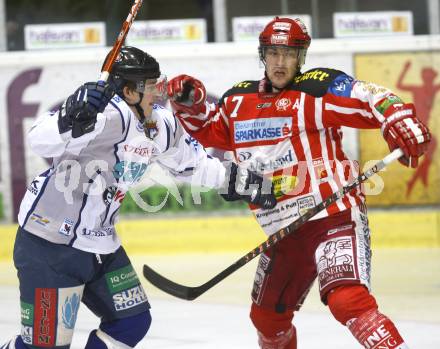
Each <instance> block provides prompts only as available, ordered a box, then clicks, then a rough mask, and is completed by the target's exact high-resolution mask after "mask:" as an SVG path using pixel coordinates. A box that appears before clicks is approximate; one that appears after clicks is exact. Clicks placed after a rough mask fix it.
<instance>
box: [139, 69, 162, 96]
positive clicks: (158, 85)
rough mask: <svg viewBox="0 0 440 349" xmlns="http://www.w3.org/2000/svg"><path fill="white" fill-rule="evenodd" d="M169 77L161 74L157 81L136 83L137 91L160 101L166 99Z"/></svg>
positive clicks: (148, 80) (150, 80)
mask: <svg viewBox="0 0 440 349" xmlns="http://www.w3.org/2000/svg"><path fill="white" fill-rule="evenodd" d="M167 83H168V80H167V76H166V75H164V74H161V75H160V76H159V77H158V78H157V79H147V80H143V81H138V82H137V83H136V91H137V92H139V93H144V94H148V95H153V96H154V97H155V98H156V99H158V100H165V99H166V90H167Z"/></svg>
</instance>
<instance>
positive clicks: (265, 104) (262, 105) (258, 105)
mask: <svg viewBox="0 0 440 349" xmlns="http://www.w3.org/2000/svg"><path fill="white" fill-rule="evenodd" d="M271 106H272V102H267V103H259V104H257V109H265V108H270V107H271Z"/></svg>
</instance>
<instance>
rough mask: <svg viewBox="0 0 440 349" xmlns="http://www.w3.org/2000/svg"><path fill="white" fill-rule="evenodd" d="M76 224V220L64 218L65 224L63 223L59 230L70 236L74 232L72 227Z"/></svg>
mask: <svg viewBox="0 0 440 349" xmlns="http://www.w3.org/2000/svg"><path fill="white" fill-rule="evenodd" d="M74 224H75V222H74V221H73V220H71V219H69V218H64V222H63V224H61V227H60V229H59V230H58V232H59V233H60V234H63V235H66V236H70V235H71V234H72V227H73V225H74Z"/></svg>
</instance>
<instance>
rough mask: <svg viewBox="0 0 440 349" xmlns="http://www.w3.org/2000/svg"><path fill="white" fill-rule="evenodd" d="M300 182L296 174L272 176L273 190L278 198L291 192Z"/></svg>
mask: <svg viewBox="0 0 440 349" xmlns="http://www.w3.org/2000/svg"><path fill="white" fill-rule="evenodd" d="M297 183H298V178H297V177H296V176H286V175H280V176H274V177H272V184H273V191H274V195H275V197H276V198H277V199H279V198H280V197H282V196H284V195H286V194H288V193H289V192H291V191H292V190H293V189H294V188H295V187H296V184H297Z"/></svg>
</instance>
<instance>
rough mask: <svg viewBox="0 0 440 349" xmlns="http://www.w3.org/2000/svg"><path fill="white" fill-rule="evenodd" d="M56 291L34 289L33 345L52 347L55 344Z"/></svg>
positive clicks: (51, 289) (52, 289)
mask: <svg viewBox="0 0 440 349" xmlns="http://www.w3.org/2000/svg"><path fill="white" fill-rule="evenodd" d="M56 307H57V290H56V289H55V288H37V289H35V306H34V316H35V319H34V338H33V345H36V346H40V347H53V346H54V344H55V335H56V334H55V324H56Z"/></svg>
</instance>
